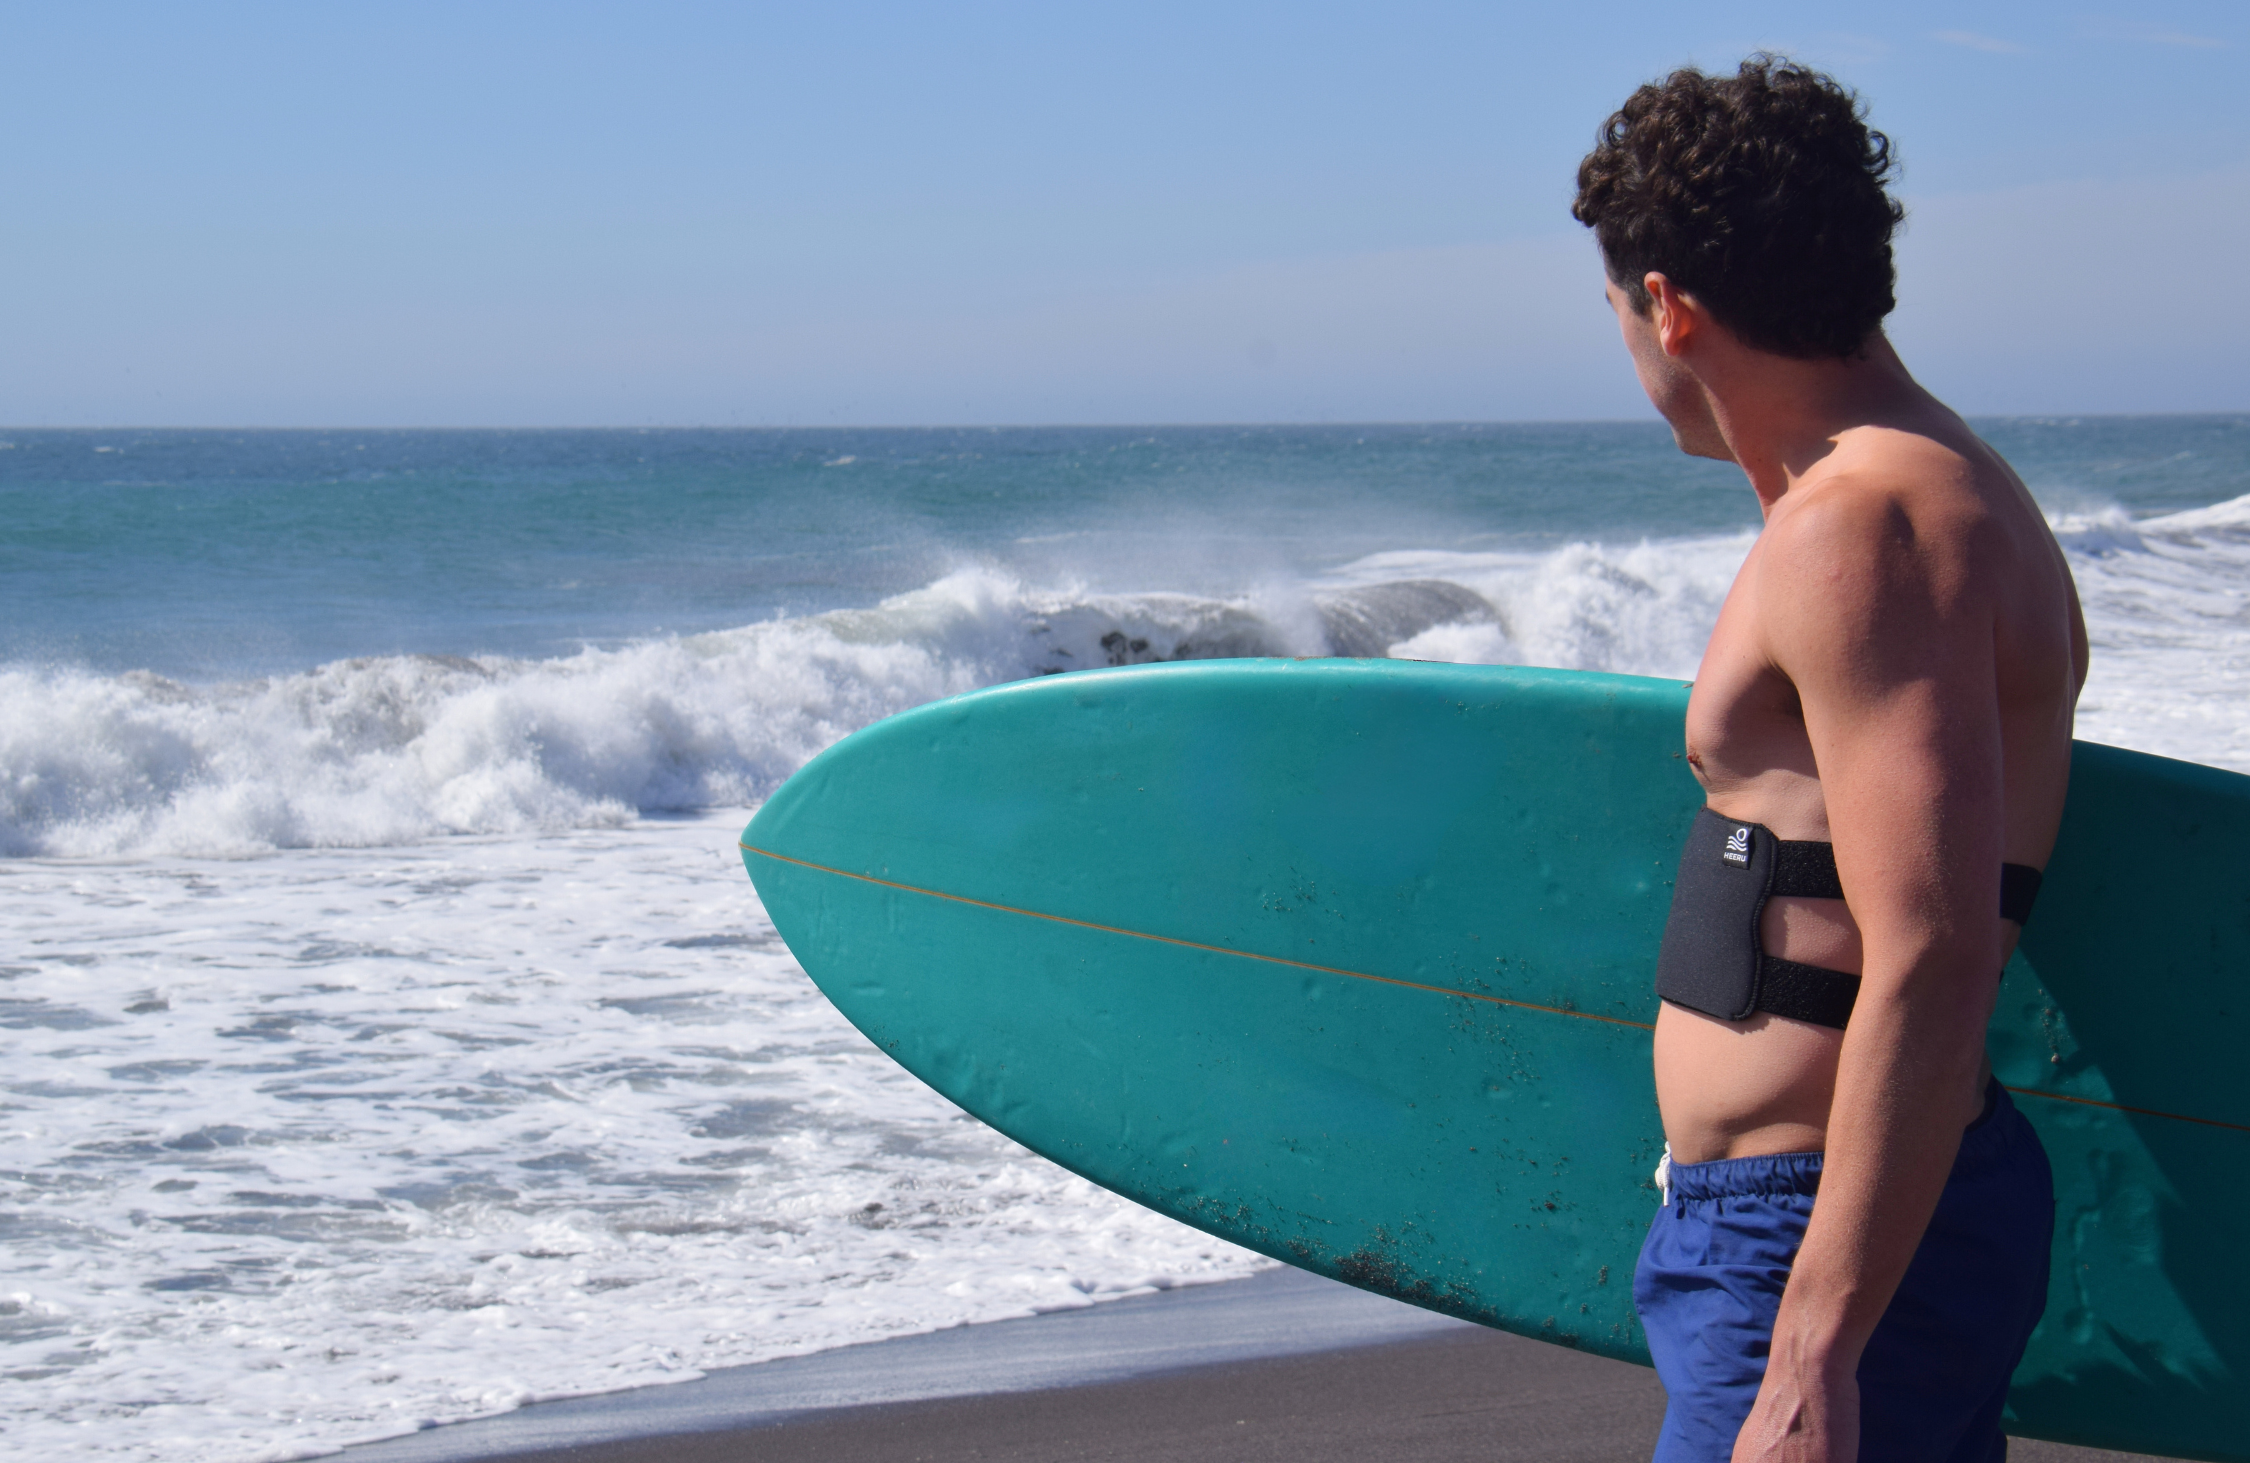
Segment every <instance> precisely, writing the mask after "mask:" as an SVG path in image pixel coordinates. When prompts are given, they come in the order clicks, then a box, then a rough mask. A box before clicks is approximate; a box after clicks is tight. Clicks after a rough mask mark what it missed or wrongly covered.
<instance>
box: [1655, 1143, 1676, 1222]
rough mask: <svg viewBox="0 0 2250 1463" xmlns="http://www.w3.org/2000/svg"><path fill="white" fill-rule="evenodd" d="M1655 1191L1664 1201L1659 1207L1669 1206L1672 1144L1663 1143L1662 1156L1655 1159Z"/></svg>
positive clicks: (1670, 1197) (1670, 1201)
mask: <svg viewBox="0 0 2250 1463" xmlns="http://www.w3.org/2000/svg"><path fill="white" fill-rule="evenodd" d="M1656 1192H1657V1193H1659V1194H1661V1195H1663V1196H1664V1203H1663V1205H1662V1206H1661V1207H1664V1208H1669V1207H1671V1203H1672V1145H1671V1144H1669V1143H1667V1144H1665V1145H1664V1156H1663V1157H1662V1158H1659V1159H1658V1160H1656Z"/></svg>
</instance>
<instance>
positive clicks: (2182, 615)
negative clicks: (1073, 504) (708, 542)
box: [0, 496, 2250, 856]
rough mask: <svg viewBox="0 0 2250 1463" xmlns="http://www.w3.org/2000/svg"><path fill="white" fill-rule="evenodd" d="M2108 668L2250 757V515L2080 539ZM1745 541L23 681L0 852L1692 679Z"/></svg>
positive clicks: (4, 740) (928, 590)
mask: <svg viewBox="0 0 2250 1463" xmlns="http://www.w3.org/2000/svg"><path fill="white" fill-rule="evenodd" d="M2056 529H2057V533H2058V536H2059V537H2060V538H2061V540H2062V542H2063V544H2064V547H2065V549H2066V551H2067V552H2068V553H2069V555H2070V558H2071V561H2072V566H2073V569H2074V571H2075V572H2076V574H2077V576H2078V580H2079V585H2080V589H2081V592H2082V594H2083V596H2084V598H2085V602H2086V610H2087V618H2088V622H2089V626H2090V628H2091V630H2092V634H2093V638H2094V644H2095V652H2096V670H2095V675H2094V679H2093V682H2092V683H2091V685H2090V686H2089V688H2088V692H2087V697H2086V700H2085V703H2084V705H2083V708H2082V715H2081V722H2080V733H2081V735H2084V736H2090V737H2094V738H2096V739H2100V740H2111V741H2118V742H2122V743H2124V744H2126V745H2133V746H2141V747H2144V748H2146V749H2148V750H2152V751H2158V752H2163V753H2165V754H2167V755H2172V756H2184V757H2190V758H2194V759H2196V760H2201V761H2207V762H2214V763H2217V764H2219V765H2227V766H2237V767H2250V730H2246V729H2245V728H2244V727H2243V726H2242V724H2241V723H2242V718H2241V717H2240V715H2239V708H2240V707H2241V705H2242V704H2243V702H2244V693H2245V691H2250V588H2246V586H2250V496H2246V497H2243V498H2237V499H2234V500H2232V501H2231V502H2227V503H2221V504H2218V505H2215V506H2213V507H2210V508H2202V509H2196V510H2193V511H2191V512H2187V513H2177V514H2172V515H2169V516H2166V517H2161V518H2153V519H2144V520H2139V521H2135V520H2133V519H2131V518H2129V517H2127V516H2126V515H2125V514H2123V513H2122V512H2115V511H2112V512H2109V513H2105V514H2096V515H2079V516H2072V517H2066V518H2061V519H2058V520H2057V522H2056ZM1751 541H1752V539H1751V536H1750V535H1748V534H1736V535H1725V536H1719V537H1710V538H1699V539H1681V540H1671V541H1665V542H1658V543H1644V544H1641V545H1639V546H1637V547H1626V548H1613V547H1600V546H1596V545H1591V544H1574V545H1570V546H1567V547H1565V548H1562V549H1559V550H1555V551H1553V552H1549V553H1543V554H1533V553H1515V554H1506V553H1494V554H1466V553H1447V552H1438V551H1429V552H1397V553H1385V554H1378V555H1374V556H1371V557H1369V558H1367V559H1364V560H1361V561H1360V562H1358V563H1356V564H1353V565H1350V566H1348V567H1347V568H1346V569H1344V570H1342V571H1340V572H1338V573H1337V574H1335V575H1333V576H1331V577H1330V578H1328V579H1326V580H1323V581H1321V582H1319V583H1314V584H1303V585H1283V586H1276V587H1271V588H1268V589H1266V590H1262V591H1259V592H1256V593H1251V594H1246V595H1242V596H1239V597H1234V598H1224V599H1219V598H1206V597H1198V596H1193V595H1185V594H1162V593H1158V594H1140V595H1098V594H1086V593H1082V592H1077V591H1073V590H1070V589H1068V588H1064V589H1051V588H1045V587H1041V586H1038V585H1032V584H1026V583H1023V582H1021V581H1019V580H1016V579H1012V578H1009V577H1007V576H1005V575H1002V574H999V573H996V572H993V571H991V570H984V569H976V570H966V571H962V572H959V573H955V574H952V575H949V576H947V577H945V578H943V579H941V580H939V581H937V582H936V583H933V584H930V585H927V586H925V587H923V588H921V589H918V590H915V591H912V592H910V593H907V594H903V595H899V596H896V597H894V598H892V599H888V600H885V601H883V602H882V603H880V604H878V605H875V606H872V607H869V608H863V609H848V610H838V611H832V612H829V613H826V614H821V615H812V616H805V617H801V618H794V619H776V620H770V621H765V622H761V623H758V624H752V625H746V626H742V627H740V628H737V629H732V630H726V631H721V632H716V633H710V634H702V635H691V636H680V637H674V638H667V639H660V640H650V641H645V642H642V643H638V644H634V645H629V646H626V647H623V648H618V649H599V650H586V651H583V652H581V653H579V654H577V655H573V656H568V657H562V658H557V659H548V660H513V659H507V658H503V657H479V658H473V659H471V658H461V657H436V656H417V655H407V656H389V657H379V658H370V659H357V660H347V661H338V662H334V663H332V664H328V665H324V666H320V667H318V668H316V669H313V670H310V671H306V672H304V673H301V674H297V675H291V676H284V677H278V678H274V679H268V680H259V681H246V682H238V683H229V684H220V685H213V686H190V685H185V684H182V683H179V682H175V681H171V680H167V679H164V678H162V677H159V676H155V675H151V674H148V673H145V672H133V673H128V674H125V675H100V674H94V673H90V672H86V671H82V670H75V669H69V668H58V667H40V666H26V665H16V666H12V667H7V668H4V669H0V854H6V855H14V856H23V855H46V856H56V855H60V856H88V855H96V856H98V855H116V854H127V853H158V852H161V853H244V852H255V851H259V850H265V849H274V848H297V847H348V846H359V847H364V846H374V845H382V844H392V843H403V842H410V841H414V840H417V839H422V838H427V837H431V836H436V835H442V834H456V833H483V834H500V833H516V832H524V831H533V830H539V831H552V830H558V829H563V828H572V827H593V826H603V825H615V824H619V823H623V822H626V821H629V820H630V819H632V818H633V817H635V816H636V815H638V814H641V813H648V812H658V811H666V810H687V809H694V808H706V807H727V806H747V805H750V804H752V803H755V802H756V801H757V800H759V799H760V798H762V797H764V796H765V795H766V794H767V793H768V792H770V791H771V790H772V789H773V788H774V787H775V786H777V785H778V784H779V783H780V782H781V780H782V779H784V778H786V777H787V776H788V775H789V774H790V773H791V772H793V771H795V770H796V769H797V768H798V767H800V766H802V765H803V764H804V762H805V761H806V760H807V759H808V758H810V757H811V756H812V755H813V754H814V753H816V752H818V751H819V750H820V749H822V748H823V747H825V746H827V745H829V744H830V743H831V742H834V741H835V740H837V739H838V738H839V737H842V736H844V735H845V734H847V733H849V732H851V731H853V730H855V729H856V728H858V727H861V726H865V725H867V724H868V723H870V722H873V721H876V720H878V719H880V718H882V717H884V716H888V715H891V714H892V713H894V712H897V711H901V710H904V709H906V708H907V707H910V706H916V705H920V704H922V703H924V702H927V701H931V700H934V699H936V698H938V697H942V696H947V695H951V694H954V693H957V692H962V691H968V690H972V689H975V688H977V687H979V686H987V685H992V684H996V683H998V682H1002V681H1008V680H1015V679H1020V678H1023V677H1027V676H1034V675H1041V674H1051V673H1054V672H1058V671H1068V670H1077V669H1083V668H1086V667H1092V666H1105V665H1126V664H1137V663H1142V662H1149V661H1159V660H1188V659H1211V658H1224V657H1237V656H1266V655H1294V656H1308V655H1349V656H1384V655H1389V656H1402V657H1408V658H1413V659H1422V660H1445V661H1461V662H1481V663H1515V664H1531V665H1551V666H1564V667H1571V668H1578V669H1589V670H1611V671H1623V672H1632V673H1639V674H1649V675H1675V676H1682V677H1685V676H1689V675H1692V674H1693V671H1694V667H1695V662H1696V659H1697V656H1698V655H1699V654H1700V652H1701V649H1702V645H1703V642H1704V639H1705V638H1706V637H1707V636H1708V634H1709V633H1710V628H1711V624H1712V622H1713V620H1714V619H1715V617H1716V615H1717V613H1718V607H1719V604H1720V602H1721V600H1722V598H1723V597H1724V594H1725V591H1726V587H1727V584H1728V582H1729V581H1730V580H1731V578H1732V576H1733V574H1734V571H1735V569H1736V568H1737V566H1738V565H1739V564H1740V562H1741V559H1742V556H1743V554H1744V553H1745V552H1746V551H1747V549H1748V547H1749V545H1750V543H1751Z"/></svg>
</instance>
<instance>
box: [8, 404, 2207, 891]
mask: <svg viewBox="0 0 2250 1463" xmlns="http://www.w3.org/2000/svg"><path fill="white" fill-rule="evenodd" d="M1981 425H1982V427H1983V429H1984V430H1985V432H1986V433H1987V434H1988V435H1989V436H1990V437H1991V439H1992V440H1993V442H1994V443H1995V444H1996V445H1998V446H1999V447H2000V448H2001V449H2002V450H2003V451H2004V452H2006V453H2007V454H2008V455H2009V456H2010V457H2011V458H2012V459H2013V460H2014V461H2015V462H2016V463H2017V465H2018V466H2019V468H2020V469H2021V471H2022V473H2023V475H2024V477H2025V479H2026V480H2027V481H2028V482H2029V483H2030V485H2031V486H2032V488H2033V490H2034V491H2035V492H2036V493H2037V494H2038V495H2039V496H2040V497H2041V499H2042V501H2043V502H2044V503H2045V504H2046V506H2047V508H2048V511H2049V514H2050V517H2051V518H2052V519H2053V521H2054V522H2055V524H2056V525H2057V531H2058V533H2060V535H2061V536H2062V539H2063V542H2064V545H2065V547H2066V549H2068V550H2069V551H2070V552H2071V554H2072V556H2073V557H2072V562H2073V566H2074V568H2075V570H2076V572H2077V573H2078V575H2079V580H2080V585H2081V588H2082V590H2084V592H2085V594H2086V597H2087V612H2088V619H2089V622H2090V624H2091V625H2092V628H2093V634H2094V640H2095V645H2096V648H2097V652H2098V653H2097V657H2096V675H2095V681H2094V684H2093V686H2092V688H2091V689H2090V690H2089V694H2088V699H2087V702H2086V704H2085V706H2084V708H2083V711H2084V713H2085V718H2084V721H2083V725H2084V726H2085V727H2088V728H2092V729H2093V730H2092V732H2091V733H2090V734H2093V735H2097V736H2106V737H2108V738H2109V739H2111V740H2122V741H2125V742H2127V743H2128V744H2130V745H2137V746H2141V747H2144V748H2145V749H2147V750H2151V751H2158V752H2165V753H2169V754H2171V755H2182V756H2190V757H2194V758H2197V759H2199V760H2210V761H2217V762H2220V763H2222V764H2224V765H2230V766H2231V765H2237V764H2240V763H2250V730H2245V729H2243V728H2242V727H2241V726H2240V724H2239V723H2240V722H2241V720H2242V718H2240V717H2239V716H2235V715H2232V714H2231V713H2230V712H2229V711H2228V709H2227V708H2228V707H2229V705H2230V704H2232V705H2239V703H2240V699H2241V694H2242V692H2243V691H2244V689H2245V687H2246V686H2250V629H2246V627H2250V605H2246V603H2245V600H2244V597H2243V595H2244V591H2243V589H2242V586H2243V585H2244V584H2245V583H2246V582H2250V541H2246V540H2245V537H2244V532H2243V528H2242V524H2241V523H2240V522H2238V521H2237V520H2239V519H2242V518H2244V517H2245V516H2246V515H2250V506H2246V505H2250V496H2245V494H2246V493H2250V416H2206V417H2145V418H2109V419H2101V418H2093V419H2083V420H2078V419H2073V420H2054V421H2047V420H2036V421H2035V420H2015V421H2001V422H1988V423H1983V424H1981ZM0 441H4V442H5V446H0V525H4V529H0V856H5V855H8V854H25V853H48V854H70V853H82V854H95V853H99V854H111V853H126V852H144V851H156V850H163V849H173V850H180V851H188V850H194V851H224V850H244V849H262V848H273V847H303V846H329V845H338V844H349V845H356V846H367V845H373V844H384V843H395V842H411V841H414V840H416V839H421V838H426V837H430V836H435V835H442V834H448V833H472V832H473V833H507V832H515V831H523V830H530V829H554V828H564V827H583V826H588V825H589V824H601V823H607V822H614V821H616V820H617V819H619V818H624V817H628V816H631V815H632V814H635V813H648V812H656V811H671V812H680V811H691V810H696V809H702V808H710V807H722V806H741V805H745V804H748V803H752V802H755V801H756V800H757V799H758V798H760V797H763V796H764V794H765V793H766V792H767V791H769V790H770V789H771V788H772V787H774V786H775V785H776V784H777V783H778V782H779V781H780V780H781V779H782V778H784V777H786V776H788V774H789V773H790V772H791V771H793V770H794V769H795V768H796V767H798V766H799V765H801V764H802V763H803V761H804V759H805V758H806V757H808V756H810V755H811V754H812V753H813V752H816V751H818V750H819V749H820V748H821V747H822V746H825V745H827V744H828V743H829V742H830V741H833V740H834V739H835V738H836V737H838V736H841V735H843V734H844V733H846V732H848V731H850V730H852V729H853V728H854V727H857V726H861V725H864V724H866V723H867V722H868V721H871V720H874V719H875V718H877V717H880V716H884V715H888V714H889V713H891V712H893V711H897V710H901V709H903V708H905V707H907V706H911V705H915V704H918V703H919V702H921V701H926V700H928V699H930V698H931V697H934V696H942V695H947V694H950V693H952V692H956V691H963V690H968V689H971V688H973V687H976V686H981V685H990V684H993V683H995V682H998V681H1004V680H1010V679H1014V678H1017V677H1022V676H1030V675H1039V674H1044V673H1050V672H1055V671H1065V670H1072V669H1077V668H1081V667H1085V666H1093V665H1107V664H1122V663H1130V662H1138V661H1146V660H1158V659H1180V658H1191V657H1211V656H1242V655H1406V656H1412V657H1414V658H1418V659H1425V660H1461V661H1502V662H1513V663H1520V664H1534V665H1557V666H1568V667H1577V668H1582V669H1593V670H1613V671H1625V672H1632V673H1640V674H1653V675H1692V674H1693V673H1694V669H1695V665H1696V661H1697V658H1698V656H1699V655H1700V652H1701V648H1702V644H1703V639H1704V637H1705V635H1706V634H1707V633H1708V630H1709V626H1710V623H1711V620H1712V617H1713V616H1714V615H1715V614H1716V613H1717V607H1718V604H1719V602H1720V600H1721V599H1722V598H1723V596H1724V594H1725V591H1726V586H1727V582H1728V580H1729V579H1730V578H1731V576H1732V574H1733V571H1734V567H1735V565H1736V564H1737V563H1739V562H1740V559H1741V556H1742V554H1743V552H1744V551H1745V550H1746V548H1747V546H1748V544H1749V542H1750V541H1751V537H1752V535H1753V534H1754V531H1755V527H1756V524H1757V521H1758V520H1757V516H1756V512H1755V500H1754V499H1753V497H1752V495H1751V494H1750V492H1749V491H1748V490H1747V488H1746V487H1745V485H1744V484H1743V482H1742V481H1741V478H1740V475H1739V474H1738V473H1737V472H1736V471H1735V470H1734V469H1733V468H1732V467H1729V466H1726V465H1723V464H1718V463H1711V462H1702V461H1696V460H1693V459H1689V458H1686V457H1683V456H1682V455H1681V454H1680V453H1679V452H1678V451H1677V450H1675V449H1674V447H1673V446H1672V444H1671V441H1670V437H1669V434H1668V433H1667V432H1666V431H1665V430H1664V428H1663V427H1662V426H1661V425H1659V424H1655V423H1607V424H1604V423H1595V424H1560V425H1528V426H1526V425H1517V426H1491V425H1486V426H1475V425H1469V426H1430V427H1399V426H1392V427H1250V428H1155V429H1108V428H1104V429H1050V428H1040V429H1021V430H884V431H873V430H868V431H832V430H808V431H659V432H636V431H599V432H545V431H538V432H532V431H525V432H510V431H458V432H181V431H148V432H111V431H99V432H94V431H51V432H50V431H41V432H14V433H7V434H0ZM2230 505H2231V506H2230ZM2183 514H2184V515H2186V516H2184V517H2183V516H2182V515H2183ZM2198 514H2201V515H2203V516H2202V517H2197V516H2196V515H2198ZM2212 515H2216V516H2215V517H2214V516H2212ZM2230 698H2231V701H2230Z"/></svg>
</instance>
